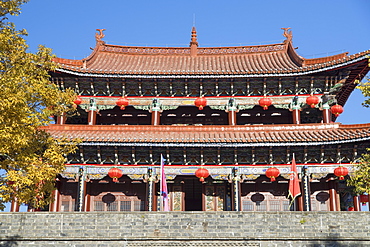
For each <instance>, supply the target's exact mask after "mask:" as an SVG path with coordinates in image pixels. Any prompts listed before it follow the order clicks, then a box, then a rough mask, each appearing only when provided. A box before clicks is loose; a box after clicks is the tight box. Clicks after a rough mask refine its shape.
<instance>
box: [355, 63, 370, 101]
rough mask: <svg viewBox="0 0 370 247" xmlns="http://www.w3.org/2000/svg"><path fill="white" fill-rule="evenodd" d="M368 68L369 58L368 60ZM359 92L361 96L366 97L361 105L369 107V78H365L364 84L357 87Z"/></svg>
mask: <svg viewBox="0 0 370 247" xmlns="http://www.w3.org/2000/svg"><path fill="white" fill-rule="evenodd" d="M369 66H370V58H369ZM357 88H358V89H360V90H361V92H362V94H363V95H364V96H365V97H366V99H365V101H364V102H363V103H362V105H363V106H365V107H370V78H367V81H366V82H362V83H360V84H359V85H358V86H357Z"/></svg>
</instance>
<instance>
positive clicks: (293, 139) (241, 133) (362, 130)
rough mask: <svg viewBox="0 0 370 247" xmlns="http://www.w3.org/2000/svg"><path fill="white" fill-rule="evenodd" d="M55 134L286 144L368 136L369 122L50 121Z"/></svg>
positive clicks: (93, 139)
mask: <svg viewBox="0 0 370 247" xmlns="http://www.w3.org/2000/svg"><path fill="white" fill-rule="evenodd" d="M44 129H45V130H46V131H47V132H49V133H50V134H51V135H52V136H54V137H55V138H61V137H67V138H80V139H82V140H83V142H84V143H83V144H82V145H86V144H87V145H97V144H99V145H100V144H102V143H104V145H130V146H135V145H137V146H146V145H152V146H153V145H154V146H155V145H165V146H179V145H180V146H181V145H183V146H187V145H191V146H198V145H204V144H206V145H207V146H213V145H217V146H220V145H221V146H277V145H278V146H288V145H324V144H335V143H348V142H357V141H366V140H370V124H357V125H342V124H340V123H332V124H302V125H270V126H266V125H264V126H262V125H261V126H163V125H162V126H150V125H146V126H133V125H122V126H119V125H50V126H47V127H44Z"/></svg>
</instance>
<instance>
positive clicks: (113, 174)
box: [108, 168, 123, 183]
mask: <svg viewBox="0 0 370 247" xmlns="http://www.w3.org/2000/svg"><path fill="white" fill-rule="evenodd" d="M122 175H123V172H122V170H121V169H118V168H111V169H110V170H109V171H108V176H109V177H110V178H112V179H113V182H115V183H118V179H119V178H120V177H122Z"/></svg>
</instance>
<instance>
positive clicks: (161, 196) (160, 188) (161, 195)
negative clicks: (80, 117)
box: [159, 154, 163, 211]
mask: <svg viewBox="0 0 370 247" xmlns="http://www.w3.org/2000/svg"><path fill="white" fill-rule="evenodd" d="M160 162H161V166H160V170H161V173H160V178H161V179H160V181H159V200H160V204H159V211H163V193H162V191H163V181H162V180H163V167H162V166H163V156H162V154H161V161H160Z"/></svg>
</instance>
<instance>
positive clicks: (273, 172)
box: [266, 167, 280, 182]
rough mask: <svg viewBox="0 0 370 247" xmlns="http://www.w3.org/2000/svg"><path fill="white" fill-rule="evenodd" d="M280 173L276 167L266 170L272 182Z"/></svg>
mask: <svg viewBox="0 0 370 247" xmlns="http://www.w3.org/2000/svg"><path fill="white" fill-rule="evenodd" d="M279 175H280V171H279V169H277V168H276V167H270V168H269V169H267V170H266V177H268V178H270V180H271V182H274V181H275V180H276V179H275V178H277V177H278V176H279Z"/></svg>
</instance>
